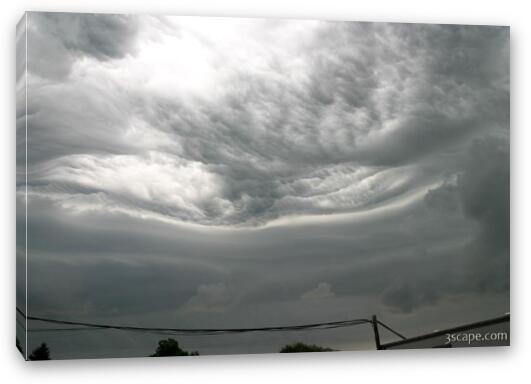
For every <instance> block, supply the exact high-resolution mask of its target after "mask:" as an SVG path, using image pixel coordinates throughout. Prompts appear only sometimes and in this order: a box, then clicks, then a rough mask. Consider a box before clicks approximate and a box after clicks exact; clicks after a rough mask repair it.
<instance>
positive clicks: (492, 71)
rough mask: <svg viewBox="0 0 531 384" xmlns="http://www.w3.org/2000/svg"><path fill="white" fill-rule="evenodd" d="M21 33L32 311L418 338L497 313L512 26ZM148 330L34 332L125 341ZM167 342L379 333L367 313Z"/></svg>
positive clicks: (150, 23)
mask: <svg viewBox="0 0 531 384" xmlns="http://www.w3.org/2000/svg"><path fill="white" fill-rule="evenodd" d="M25 31H27V42H28V46H27V54H28V58H27V77H26V76H25V71H24V69H25V65H24V55H23V52H25V49H24V48H25V46H24V43H25V41H26V39H25V37H26V36H25V34H24V32H25ZM17 36H18V41H17V48H18V49H19V54H18V55H17V56H18V57H19V59H20V60H19V64H18V65H17V89H18V96H17V97H18V112H17V175H18V176H19V180H18V183H17V196H18V203H17V204H18V212H17V215H18V216H17V228H18V231H17V234H18V235H19V237H18V240H17V243H18V248H17V249H18V251H17V257H18V265H19V266H20V267H21V268H19V270H18V277H19V279H18V287H19V288H18V301H19V304H21V303H22V304H23V303H24V278H23V277H24V273H25V269H24V262H25V248H24V236H23V234H24V225H25V224H24V194H25V189H26V185H25V176H26V175H25V169H26V164H25V159H26V153H25V146H26V144H27V149H28V151H27V183H28V184H27V190H28V201H29V203H28V217H27V226H28V249H27V251H28V252H27V253H28V255H27V256H28V258H27V262H28V265H27V267H28V312H29V314H30V315H33V316H42V317H53V318H57V319H66V320H73V321H94V322H105V323H116V324H128V325H136V326H156V327H181V328H187V327H190V328H196V327H212V328H231V327H257V326H275V325H290V324H301V323H313V322H319V321H336V320H346V319H350V318H359V317H364V318H365V317H370V316H371V315H372V314H376V315H378V316H379V318H381V319H382V320H383V321H384V322H387V323H389V324H390V325H392V326H394V327H395V328H397V329H398V330H399V331H401V332H402V333H404V334H406V335H408V336H414V335H417V334H420V333H423V332H429V331H432V330H434V329H436V328H438V329H441V328H446V327H450V326H454V325H458V324H462V323H465V322H470V321H476V320H483V319H486V318H489V317H494V316H498V315H502V314H503V313H505V312H507V311H508V310H509V29H508V28H506V27H487V26H456V25H445V26H442V25H420V24H388V23H357V22H323V21H302V20H300V21H297V20H262V19H231V18H203V17H163V16H117V15H89V14H86V15H83V14H55V13H29V14H28V15H27V30H26V29H25V24H24V22H22V23H21V25H20V27H19V30H18V34H17ZM26 78H27V90H28V95H27V96H28V97H27V108H28V109H27V130H28V141H27V143H26V141H25V140H24V132H25V125H26V111H25V108H24V107H25V102H24V89H25V79H26ZM30 326H32V327H43V326H44V327H46V326H47V325H46V324H42V323H41V324H39V323H30ZM159 338H160V336H157V335H153V336H147V335H137V334H127V333H121V332H113V331H90V332H78V333H71V334H66V333H60V334H51V333H50V334H49V333H30V339H29V341H28V342H29V348H32V347H34V346H35V345H37V344H38V343H40V342H41V341H46V342H48V344H49V345H50V348H51V350H52V355H54V356H55V357H63V358H65V357H92V356H138V355H147V354H149V353H152V352H153V351H154V349H155V344H156V341H157V340H158V339H159ZM384 338H387V336H386V335H385V334H384ZM388 339H389V340H391V339H392V338H391V337H388ZM179 340H180V341H181V344H183V347H184V348H185V349H190V350H199V352H200V353H205V354H207V353H245V352H273V351H278V349H280V347H281V346H282V345H284V344H286V343H287V342H290V341H295V340H301V341H306V342H316V343H319V344H322V345H325V346H329V347H334V348H339V349H363V348H373V341H372V335H371V331H370V327H368V326H358V327H356V329H351V328H345V329H340V330H334V331H320V332H312V333H298V334H297V333H296V334H286V333H283V334H269V333H268V334H250V335H240V336H203V337H184V338H180V339H179Z"/></svg>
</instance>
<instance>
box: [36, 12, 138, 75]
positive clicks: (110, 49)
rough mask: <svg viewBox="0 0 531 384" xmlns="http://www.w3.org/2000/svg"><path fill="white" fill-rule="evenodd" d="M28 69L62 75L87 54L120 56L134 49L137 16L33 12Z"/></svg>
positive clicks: (104, 56)
mask: <svg viewBox="0 0 531 384" xmlns="http://www.w3.org/2000/svg"><path fill="white" fill-rule="evenodd" d="M27 17H28V29H27V31H28V52H29V54H28V70H29V71H30V72H32V73H34V74H36V75H39V76H42V77H44V78H51V79H61V78H63V77H64V76H67V75H68V74H69V73H70V69H71V67H72V65H73V64H74V62H75V61H76V60H80V59H82V58H83V57H84V56H88V57H92V58H95V59H97V60H103V61H106V60H112V59H120V58H122V57H124V56H125V55H127V54H129V53H131V52H132V51H133V50H134V43H135V41H136V32H137V28H138V22H137V19H136V17H135V16H126V15H105V14H76V13H51V12H50V13H43V12H29V13H28V14H27Z"/></svg>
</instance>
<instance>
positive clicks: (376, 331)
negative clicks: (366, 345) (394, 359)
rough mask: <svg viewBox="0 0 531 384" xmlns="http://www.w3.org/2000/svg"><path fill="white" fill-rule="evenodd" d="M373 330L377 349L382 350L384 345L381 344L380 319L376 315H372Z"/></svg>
mask: <svg viewBox="0 0 531 384" xmlns="http://www.w3.org/2000/svg"><path fill="white" fill-rule="evenodd" d="M371 323H372V330H373V331H374V342H375V343H376V349H377V350H381V349H382V345H381V344H380V333H379V332H378V320H376V315H372V320H371Z"/></svg>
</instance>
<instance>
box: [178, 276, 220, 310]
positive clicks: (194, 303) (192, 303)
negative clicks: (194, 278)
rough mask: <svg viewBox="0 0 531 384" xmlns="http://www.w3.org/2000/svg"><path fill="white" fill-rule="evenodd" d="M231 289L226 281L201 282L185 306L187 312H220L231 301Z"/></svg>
mask: <svg viewBox="0 0 531 384" xmlns="http://www.w3.org/2000/svg"><path fill="white" fill-rule="evenodd" d="M230 300H231V295H230V291H229V289H228V288H227V286H226V285H225V283H217V284H201V285H200V286H199V287H197V292H196V294H195V295H194V296H192V297H191V298H190V300H188V302H187V303H186V305H185V306H184V310H185V311H186V312H219V311H223V310H224V309H225V308H226V306H227V305H228V304H229V303H230Z"/></svg>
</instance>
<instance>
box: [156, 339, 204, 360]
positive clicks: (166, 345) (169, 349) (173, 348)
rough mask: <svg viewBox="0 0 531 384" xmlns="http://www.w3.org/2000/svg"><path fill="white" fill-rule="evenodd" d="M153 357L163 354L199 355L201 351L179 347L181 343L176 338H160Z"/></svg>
mask: <svg viewBox="0 0 531 384" xmlns="http://www.w3.org/2000/svg"><path fill="white" fill-rule="evenodd" d="M150 356H151V357H162V356H199V352H197V351H193V352H187V351H185V350H182V349H181V348H180V347H179V343H178V342H177V340H175V339H167V340H160V341H159V345H158V347H157V350H156V351H155V353H154V354H153V355H150Z"/></svg>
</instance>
